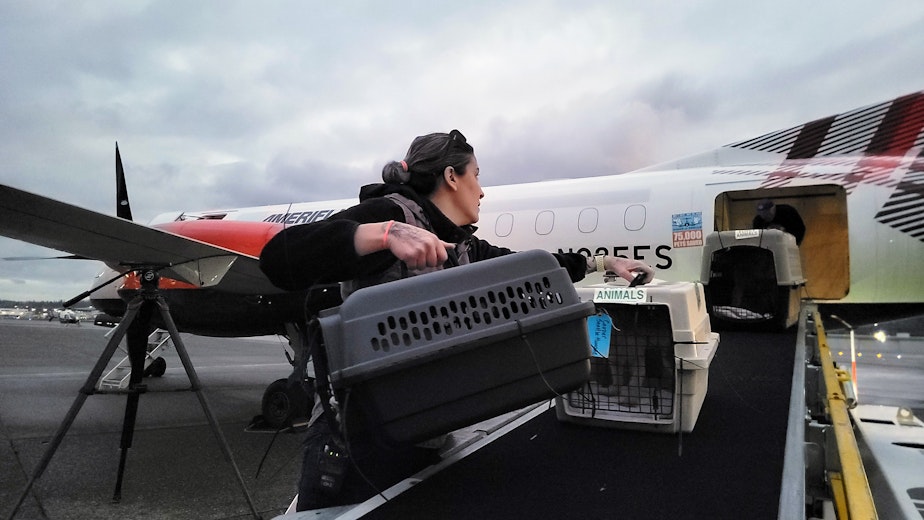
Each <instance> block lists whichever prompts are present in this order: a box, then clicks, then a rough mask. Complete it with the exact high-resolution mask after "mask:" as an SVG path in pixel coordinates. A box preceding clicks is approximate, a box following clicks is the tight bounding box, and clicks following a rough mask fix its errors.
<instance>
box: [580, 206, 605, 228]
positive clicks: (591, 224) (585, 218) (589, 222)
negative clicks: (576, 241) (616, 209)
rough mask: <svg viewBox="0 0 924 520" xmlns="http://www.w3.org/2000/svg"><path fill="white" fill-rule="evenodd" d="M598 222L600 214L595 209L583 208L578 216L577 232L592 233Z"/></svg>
mask: <svg viewBox="0 0 924 520" xmlns="http://www.w3.org/2000/svg"><path fill="white" fill-rule="evenodd" d="M599 221H600V212H599V211H597V208H584V209H582V210H581V214H580V215H578V230H579V231H580V232H581V233H593V232H594V231H596V230H597V223H598V222H599Z"/></svg>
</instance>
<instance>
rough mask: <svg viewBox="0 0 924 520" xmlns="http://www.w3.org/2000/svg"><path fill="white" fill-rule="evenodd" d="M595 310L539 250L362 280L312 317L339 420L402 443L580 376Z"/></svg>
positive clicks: (538, 396) (537, 396) (578, 381)
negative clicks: (374, 281) (382, 280)
mask: <svg viewBox="0 0 924 520" xmlns="http://www.w3.org/2000/svg"><path fill="white" fill-rule="evenodd" d="M593 312H594V305H593V303H592V302H581V301H580V298H579V297H578V295H577V293H576V291H575V289H574V286H573V285H572V283H571V280H570V278H569V276H568V274H567V272H566V271H565V269H563V268H561V266H560V265H559V264H558V261H557V260H556V259H555V257H554V256H552V255H551V254H550V253H548V252H545V251H538V250H537V251H525V252H521V253H515V254H512V255H507V256H504V257H499V258H494V259H491V260H486V261H482V262H477V263H474V264H469V265H464V266H460V267H456V268H452V269H446V270H442V271H437V272H434V273H430V274H426V275H421V276H416V277H412V278H407V279H404V280H398V281H394V282H390V283H386V284H382V285H377V286H373V287H368V288H365V289H361V290H359V291H357V292H355V293H353V294H352V295H351V296H350V297H349V298H348V299H347V301H346V302H344V304H343V305H341V306H340V307H337V308H334V309H329V310H327V311H324V312H322V313H321V315H320V317H319V322H320V325H321V329H322V334H323V338H324V348H325V352H326V353H327V358H328V363H329V369H330V379H331V385H332V386H333V388H334V389H335V391H337V392H338V393H339V394H340V395H343V396H344V399H343V402H342V403H341V404H342V407H343V410H342V414H343V415H344V416H345V419H346V422H347V424H348V425H351V426H355V425H363V426H364V427H367V428H372V429H374V430H375V432H376V434H377V437H379V438H380V439H382V440H384V441H385V442H387V443H390V444H401V443H411V442H418V441H422V440H426V439H428V438H432V437H434V436H437V435H441V434H443V433H447V432H449V431H452V430H454V429H457V428H460V427H463V426H467V425H470V424H473V423H476V422H478V421H481V420H484V419H487V418H490V417H493V416H496V415H499V414H501V413H505V412H508V411H511V410H515V409H517V408H520V407H522V406H525V405H528V404H531V403H534V402H538V401H541V400H543V399H549V398H551V397H554V396H555V395H556V394H561V393H564V392H568V391H570V390H572V389H574V388H577V387H579V386H581V385H582V384H583V383H585V382H586V381H587V380H588V378H589V376H590V361H589V360H590V344H589V341H588V334H587V325H586V319H585V318H586V317H587V316H589V315H590V314H592V313H593ZM359 418H361V419H359Z"/></svg>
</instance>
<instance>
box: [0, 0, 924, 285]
mask: <svg viewBox="0 0 924 520" xmlns="http://www.w3.org/2000/svg"><path fill="white" fill-rule="evenodd" d="M921 27H924V4H922V3H921V0H880V1H878V2H868V1H867V2H860V1H856V0H837V1H835V0H817V1H812V2H805V1H804V0H781V1H773V2H769V1H762V0H758V1H753V2H741V1H738V0H728V1H720V0H714V1H709V0H700V1H697V2H672V1H671V2H669V1H659V0H651V1H647V2H630V1H626V0H607V1H581V0H577V1H574V0H567V1H564V0H563V1H546V0H514V1H506V2H496V1H480V0H473V1H468V2H445V3H443V2H433V1H430V0H418V1H399V0H396V1H392V2H381V1H343V2H329V1H325V2H320V1H311V0H298V1H296V0H278V1H275V0H268V1H265V2H252V1H220V2H219V1H214V2H192V3H191V2H186V1H158V0H152V1H140V0H139V1H122V0H119V1H115V0H113V1H109V2H103V1H88V2H69V1H68V2H65V1H52V0H48V1H40V2H0V183H2V184H7V185H10V186H14V187H17V188H20V189H25V190H28V191H32V192H35V193H40V194H43V195H47V196H50V197H53V198H56V199H59V200H63V201H65V202H69V203H72V204H76V205H78V206H82V207H85V208H89V209H93V210H97V211H101V212H104V213H109V214H113V213H114V181H113V178H114V177H113V175H114V173H113V171H114V167H113V164H114V147H115V143H116V142H117V141H118V143H119V149H120V151H121V154H122V159H123V161H124V163H125V169H126V175H127V178H128V186H129V192H130V194H131V197H132V208H133V211H134V214H135V218H136V220H139V221H146V220H148V219H150V218H151V217H153V216H154V215H156V214H158V213H161V212H164V211H169V210H175V209H187V210H188V209H208V208H226V207H239V206H250V205H262V204H274V203H286V202H292V201H307V200H323V199H328V198H343V197H351V196H353V195H354V194H355V193H356V191H357V188H358V186H359V185H361V184H365V183H369V182H374V181H376V180H377V179H378V178H379V173H380V171H381V167H382V165H383V164H384V163H385V162H386V161H388V160H393V159H401V158H402V157H403V156H404V152H405V151H406V149H407V146H408V144H409V143H410V141H411V140H412V139H413V138H414V136H417V135H420V134H425V133H429V132H434V131H448V130H450V129H452V128H459V129H460V130H462V132H463V133H464V134H465V135H466V136H467V137H468V139H469V142H471V143H472V144H473V145H474V146H475V151H476V153H477V155H478V158H479V163H480V165H481V168H482V177H481V179H482V183H483V184H484V185H487V186H490V185H498V184H510V183H516V182H522V181H534V180H541V179H546V178H562V177H579V176H594V175H605V174H612V173H621V172H625V171H630V170H632V169H635V168H640V167H643V166H646V165H650V164H653V163H657V162H661V161H666V160H669V159H673V158H677V157H679V156H684V155H690V154H693V153H697V152H701V151H704V150H708V149H711V148H714V147H716V146H719V145H722V144H726V143H729V142H732V141H736V140H739V139H743V138H747V137H753V136H756V135H759V134H762V133H765V132H768V131H771V130H776V129H779V128H785V127H789V126H793V125H796V124H799V123H802V122H804V121H808V120H811V119H815V118H818V117H823V116H827V115H830V114H834V113H838V112H842V111H845V110H849V109H852V108H856V107H859V106H862V105H866V104H870V103H875V102H879V101H883V100H886V99H889V98H892V97H895V96H897V95H902V94H906V93H910V92H914V91H918V90H921V89H924V67H922V66H921V63H922V61H921V60H922V56H924V31H922V30H921ZM52 253H53V252H51V251H49V250H45V249H41V248H36V247H33V246H29V245H27V244H23V243H22V242H18V241H14V240H9V239H5V238H0V257H10V256H31V255H48V254H52ZM97 270H98V264H96V263H94V262H87V261H63V260H48V261H28V262H23V261H15V262H13V261H0V299H16V300H41V299H56V300H57V299H68V298H70V297H71V296H73V295H75V294H77V293H79V292H81V291H82V290H85V289H86V288H87V287H89V283H90V278H91V277H92V276H93V275H94V274H96V271H97Z"/></svg>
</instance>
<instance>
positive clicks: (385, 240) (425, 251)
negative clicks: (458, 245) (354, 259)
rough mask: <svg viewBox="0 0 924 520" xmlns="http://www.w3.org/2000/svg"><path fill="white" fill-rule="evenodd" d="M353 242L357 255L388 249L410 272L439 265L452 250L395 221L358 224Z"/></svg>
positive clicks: (430, 235)
mask: <svg viewBox="0 0 924 520" xmlns="http://www.w3.org/2000/svg"><path fill="white" fill-rule="evenodd" d="M353 243H354V246H355V247H356V253H357V254H358V255H360V256H363V255H367V254H369V253H375V252H376V251H382V250H384V249H388V250H389V251H391V253H392V254H393V255H395V256H396V257H397V258H398V260H401V261H402V262H404V263H405V264H407V266H408V267H409V268H411V269H420V268H423V267H436V266H440V265H443V263H445V262H446V259H448V258H449V253H448V250H449V249H452V248H454V247H455V244H452V243H449V242H444V241H442V240H440V238H439V237H438V236H436V235H434V234H433V233H431V232H429V231H427V230H426V229H423V228H419V227H416V226H412V225H410V224H405V223H404V222H398V221H388V222H376V223H372V224H360V226H359V227H358V228H357V229H356V235H355V236H354V237H353Z"/></svg>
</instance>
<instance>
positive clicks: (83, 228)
mask: <svg viewBox="0 0 924 520" xmlns="http://www.w3.org/2000/svg"><path fill="white" fill-rule="evenodd" d="M0 235H3V236H6V237H9V238H15V239H17V240H22V241H24V242H29V243H31V244H36V245H40V246H44V247H49V248H52V249H57V250H59V251H66V252H68V253H72V254H74V255H78V256H81V257H85V258H88V259H93V260H100V261H102V262H105V263H106V264H107V265H109V266H110V267H112V268H113V269H120V268H121V269H126V268H127V267H138V266H156V267H162V269H161V274H162V275H163V276H167V277H170V278H175V279H177V280H182V281H185V282H187V283H191V284H194V285H196V286H199V287H212V288H215V289H219V290H225V291H228V292H235V293H253V294H272V293H279V292H282V291H281V290H280V289H278V288H277V287H275V286H273V284H271V283H270V281H269V280H268V279H267V278H266V276H265V275H264V274H263V272H262V271H260V266H259V260H258V259H257V258H256V257H253V256H249V255H245V254H242V253H239V252H236V251H231V250H229V249H224V248H221V247H217V246H214V245H211V244H207V243H205V242H200V241H198V240H193V239H190V238H187V237H183V236H180V235H175V234H173V233H169V232H167V231H162V230H159V229H155V228H152V227H148V226H145V225H143V224H138V223H135V222H132V221H129V220H124V219H121V218H117V217H113V216H109V215H104V214H102V213H97V212H95V211H90V210H88V209H84V208H80V207H77V206H73V205H70V204H67V203H64V202H60V201H57V200H54V199H50V198H48V197H43V196H41V195H36V194H33V193H29V192H26V191H22V190H19V189H16V188H12V187H9V186H5V185H2V184H0Z"/></svg>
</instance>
